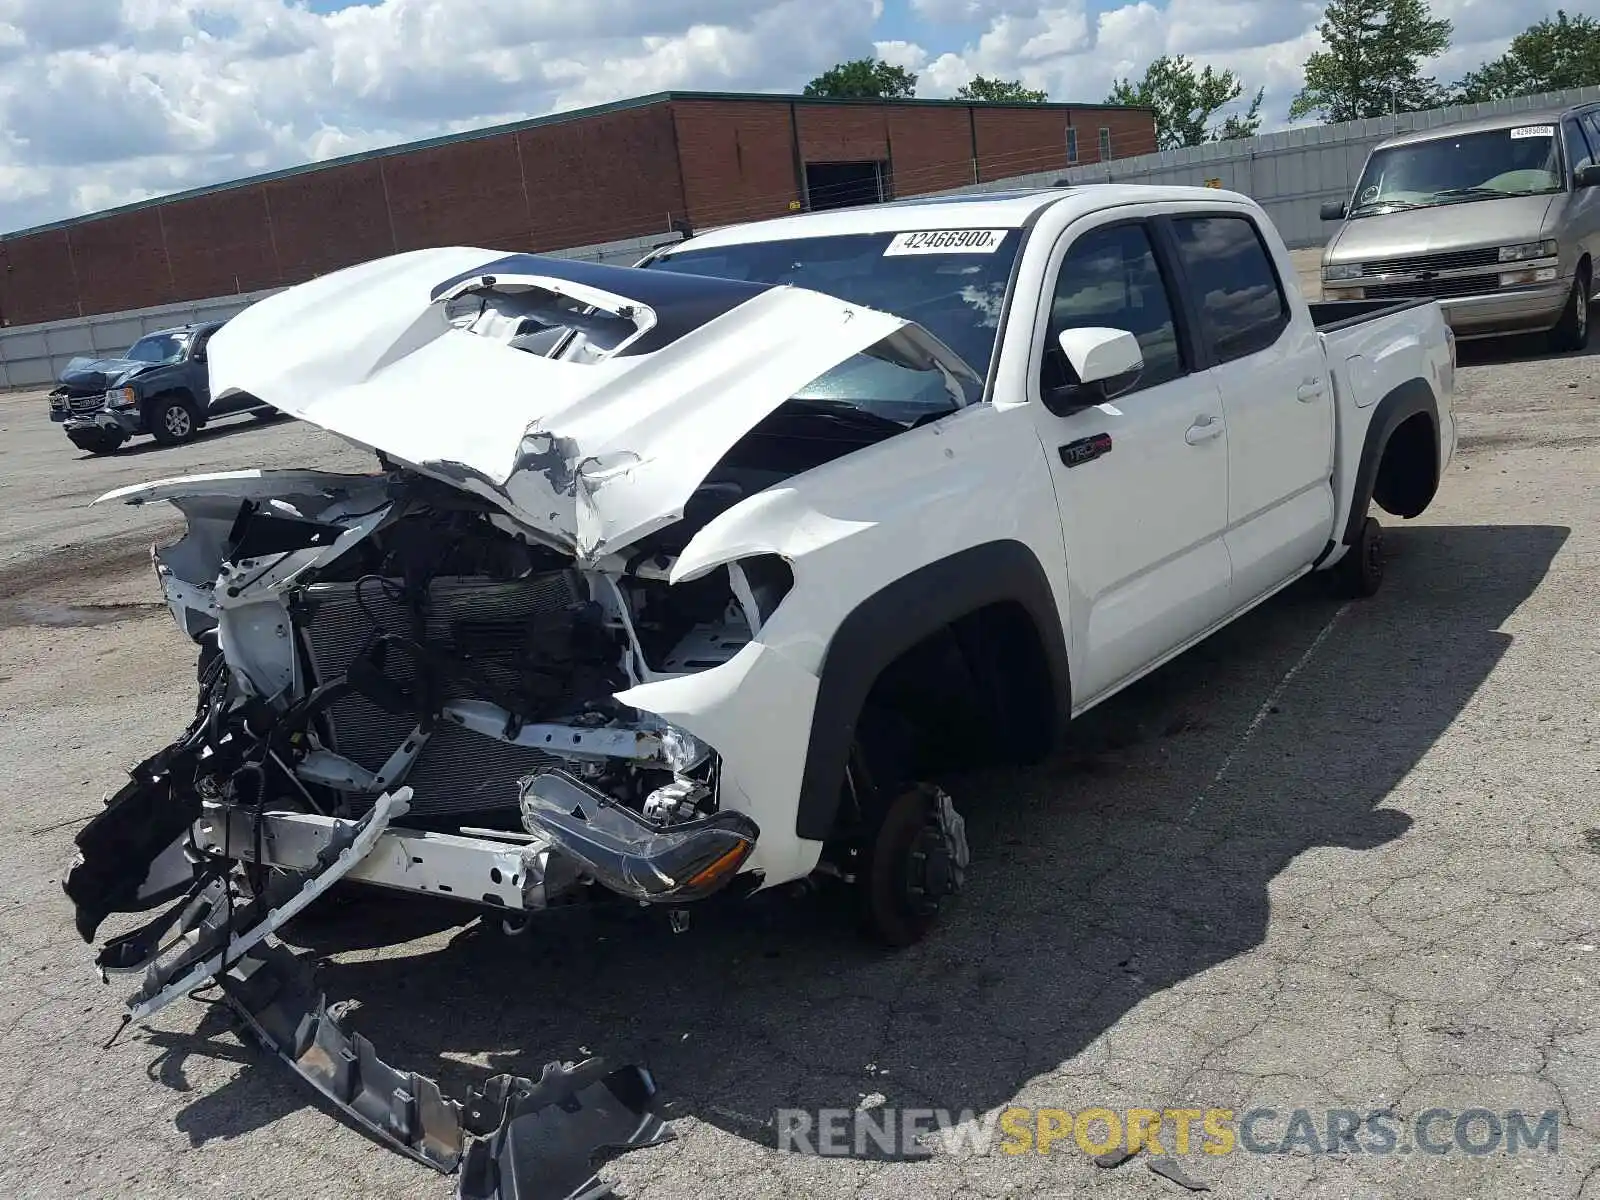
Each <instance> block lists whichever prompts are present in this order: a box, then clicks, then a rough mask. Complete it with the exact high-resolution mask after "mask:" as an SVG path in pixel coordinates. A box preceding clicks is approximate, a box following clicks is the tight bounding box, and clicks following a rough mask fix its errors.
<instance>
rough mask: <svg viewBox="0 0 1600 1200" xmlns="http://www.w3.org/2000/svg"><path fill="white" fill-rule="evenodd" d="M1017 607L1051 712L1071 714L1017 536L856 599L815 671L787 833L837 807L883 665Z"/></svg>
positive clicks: (800, 832) (1063, 665)
mask: <svg viewBox="0 0 1600 1200" xmlns="http://www.w3.org/2000/svg"><path fill="white" fill-rule="evenodd" d="M1003 602H1014V603H1017V604H1020V605H1021V606H1022V607H1023V609H1025V610H1026V611H1027V613H1028V615H1029V616H1030V617H1031V618H1032V620H1033V623H1034V627H1035V628H1036V630H1037V631H1038V634H1039V639H1040V642H1041V644H1042V645H1043V646H1044V649H1045V655H1046V657H1047V658H1048V659H1049V667H1050V679H1051V688H1052V692H1053V700H1054V703H1055V710H1056V712H1057V714H1065V713H1070V712H1071V711H1072V685H1071V674H1070V671H1069V668H1068V661H1067V645H1066V637H1065V634H1064V632H1063V629H1062V621H1061V617H1060V614H1059V611H1058V609H1057V606H1056V601H1055V596H1054V593H1053V592H1052V591H1051V589H1050V581H1049V579H1048V578H1047V577H1046V575H1045V572H1044V567H1043V566H1041V565H1040V563H1039V560H1038V558H1037V557H1036V556H1035V555H1034V553H1033V551H1032V550H1031V549H1029V548H1028V547H1027V546H1026V545H1024V544H1023V543H1022V542H1018V541H1011V540H1006V541H996V542H986V543H983V544H982V545H978V546H973V547H970V548H969V549H966V550H962V551H960V552H959V553H956V554H952V555H951V556H949V557H948V558H943V559H940V560H938V561H937V562H932V563H929V564H928V565H926V566H924V567H919V568H918V569H917V570H915V571H913V572H911V573H910V574H909V575H905V576H902V577H901V578H900V579H897V580H895V581H894V582H893V583H891V584H889V585H888V586H887V587H885V588H883V589H882V590H881V591H878V592H876V593H874V594H873V595H871V596H869V597H868V598H867V599H865V600H863V601H862V602H861V603H860V604H859V605H857V606H856V608H855V609H854V610H852V611H851V613H850V615H849V616H847V617H846V618H845V619H844V620H843V621H842V622H841V623H840V625H839V628H838V630H837V631H836V632H835V633H834V635H833V637H832V639H831V640H830V641H829V643H828V649H827V651H826V653H825V654H824V655H823V660H822V669H821V671H820V672H819V680H820V682H819V685H818V689H817V701H816V706H815V708H814V710H813V713H812V718H811V737H810V742H809V745H808V747H807V752H806V765H805V771H804V773H803V775H802V777H801V783H800V799H799V806H798V810H797V812H796V814H795V834H796V835H797V836H798V837H800V838H803V839H806V840H809V841H818V842H821V841H826V840H827V839H828V836H829V835H830V833H831V832H832V830H833V824H834V818H835V815H836V813H837V811H838V806H839V789H840V786H841V784H842V782H843V780H844V772H845V764H846V762H847V760H848V758H849V754H850V743H851V741H852V739H853V738H854V736H855V729H856V721H857V719H858V718H859V717H860V715H861V709H862V706H863V705H864V704H865V702H866V699H867V696H868V694H869V693H870V692H871V691H872V686H873V684H874V683H876V682H877V680H878V676H879V675H880V674H882V672H883V670H884V668H885V667H887V666H888V665H889V664H890V663H892V662H893V661H894V660H895V659H897V658H898V657H900V655H902V654H903V653H905V652H906V651H907V650H909V649H911V647H913V646H915V645H916V644H917V643H918V642H921V641H922V640H923V639H924V638H926V637H928V636H929V635H930V634H933V633H935V632H937V631H938V630H940V629H942V628H944V627H945V626H946V625H949V624H950V623H951V622H952V621H955V620H957V619H958V618H960V617H964V616H966V615H968V614H969V613H973V612H976V611H977V610H979V609H981V608H985V607H987V606H989V605H991V604H997V603H1003Z"/></svg>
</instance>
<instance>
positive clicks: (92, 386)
mask: <svg viewBox="0 0 1600 1200" xmlns="http://www.w3.org/2000/svg"><path fill="white" fill-rule="evenodd" d="M157 365H158V364H156V363H147V362H136V361H135V360H133V359H129V358H75V359H73V360H72V361H71V362H69V363H68V364H67V366H66V370H64V371H62V372H61V384H62V386H63V387H67V388H71V389H72V390H73V391H75V392H104V391H109V390H110V389H112V388H114V387H120V386H121V385H122V384H124V383H127V382H128V380H130V379H132V378H133V377H134V376H135V375H142V374H144V373H145V372H146V371H149V370H151V369H153V368H154V367H156V366H157Z"/></svg>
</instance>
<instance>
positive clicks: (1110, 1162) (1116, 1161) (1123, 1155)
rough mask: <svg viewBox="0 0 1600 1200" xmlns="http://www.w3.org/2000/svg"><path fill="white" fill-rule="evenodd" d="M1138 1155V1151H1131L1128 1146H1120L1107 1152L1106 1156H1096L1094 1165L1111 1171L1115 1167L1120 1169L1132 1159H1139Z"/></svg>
mask: <svg viewBox="0 0 1600 1200" xmlns="http://www.w3.org/2000/svg"><path fill="white" fill-rule="evenodd" d="M1138 1154H1139V1152H1138V1151H1137V1150H1129V1149H1128V1148H1127V1147H1126V1146H1118V1147H1117V1148H1116V1149H1115V1150H1107V1151H1106V1152H1105V1153H1104V1154H1096V1155H1095V1156H1094V1165H1095V1166H1097V1167H1104V1168H1105V1169H1106V1170H1108V1171H1109V1170H1111V1169H1113V1168H1115V1167H1120V1166H1121V1165H1122V1164H1123V1163H1125V1162H1127V1161H1128V1160H1129V1159H1130V1158H1135V1157H1137V1156H1138Z"/></svg>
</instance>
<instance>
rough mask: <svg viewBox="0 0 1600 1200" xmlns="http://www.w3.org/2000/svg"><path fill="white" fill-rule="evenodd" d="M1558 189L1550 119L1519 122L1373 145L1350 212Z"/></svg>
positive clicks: (1555, 147)
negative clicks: (1374, 148)
mask: <svg viewBox="0 0 1600 1200" xmlns="http://www.w3.org/2000/svg"><path fill="white" fill-rule="evenodd" d="M1562 190H1563V182H1562V174H1561V147H1560V145H1559V144H1558V142H1557V140H1556V126H1554V125H1543V124H1539V125H1524V126H1521V127H1519V128H1516V129H1494V130H1489V131H1488V132H1485V133H1466V134H1461V135H1460V136H1458V137H1441V138H1434V139H1432V140H1430V141H1426V142H1416V143H1414V144H1412V145H1409V146H1395V147H1393V148H1392V149H1389V150H1379V151H1377V152H1376V153H1375V154H1373V156H1372V158H1371V160H1370V161H1369V162H1368V163H1367V169H1366V170H1365V171H1364V172H1362V175H1361V182H1360V183H1359V184H1357V185H1356V200H1355V207H1354V208H1353V209H1352V210H1351V213H1350V215H1351V216H1353V217H1365V216H1373V215H1376V214H1378V213H1383V212H1392V211H1395V210H1397V209H1408V208H1432V207H1434V206H1436V205H1440V204H1463V203H1470V202H1472V201H1475V200H1502V199H1505V198H1506V197H1507V196H1538V195H1548V194H1549V193H1551V192H1559V191H1562Z"/></svg>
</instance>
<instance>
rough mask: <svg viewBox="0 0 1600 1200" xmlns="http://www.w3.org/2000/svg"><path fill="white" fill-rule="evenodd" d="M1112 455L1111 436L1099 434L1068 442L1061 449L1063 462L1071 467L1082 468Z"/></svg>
mask: <svg viewBox="0 0 1600 1200" xmlns="http://www.w3.org/2000/svg"><path fill="white" fill-rule="evenodd" d="M1110 453H1111V435H1110V434H1109V433H1097V434H1095V435H1094V436H1092V437H1086V438H1079V439H1078V440H1077V441H1075V442H1068V443H1067V444H1066V445H1065V446H1063V447H1061V461H1062V462H1063V463H1065V464H1066V465H1067V466H1069V467H1081V466H1083V464H1084V463H1086V462H1093V461H1094V460H1095V459H1097V458H1100V457H1102V456H1103V455H1107V454H1110Z"/></svg>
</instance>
